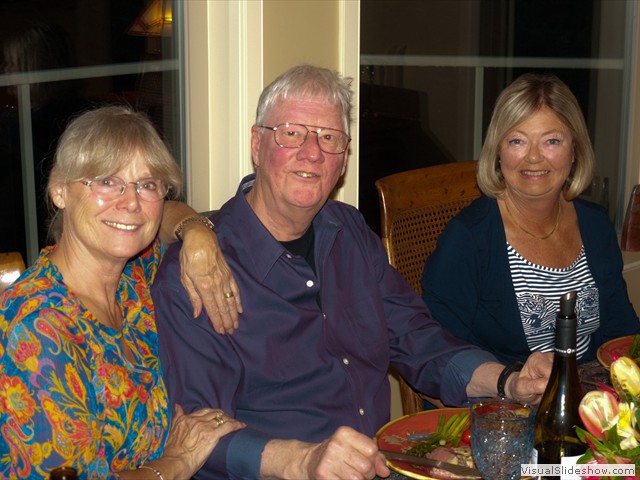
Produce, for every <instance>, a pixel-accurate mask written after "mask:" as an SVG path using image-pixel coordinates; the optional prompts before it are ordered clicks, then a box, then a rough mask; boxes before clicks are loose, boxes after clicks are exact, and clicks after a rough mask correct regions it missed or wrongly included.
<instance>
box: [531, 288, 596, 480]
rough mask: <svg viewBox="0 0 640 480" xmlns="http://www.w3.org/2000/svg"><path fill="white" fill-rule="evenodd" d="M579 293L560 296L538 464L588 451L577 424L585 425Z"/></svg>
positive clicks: (540, 416) (539, 423) (538, 425)
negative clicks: (580, 408) (579, 358)
mask: <svg viewBox="0 0 640 480" xmlns="http://www.w3.org/2000/svg"><path fill="white" fill-rule="evenodd" d="M576 297H577V292H575V291H572V292H569V293H566V294H564V295H562V297H560V310H559V311H558V313H557V315H556V329H555V334H556V338H555V350H554V357H553V366H552V368H551V375H550V377H549V383H548V384H547V388H546V390H545V391H544V394H543V395H542V399H541V401H540V406H539V407H538V412H537V414H536V418H535V421H534V441H533V443H534V449H535V450H534V457H535V456H536V454H537V463H538V464H561V463H562V459H563V458H569V457H575V458H574V459H569V462H568V463H575V460H576V459H577V458H578V457H580V456H581V455H582V454H583V453H584V452H585V451H586V446H584V445H583V444H582V443H581V442H580V440H579V439H578V436H577V434H576V428H575V427H576V426H579V427H582V428H584V426H583V424H582V421H581V420H580V415H579V413H578V406H579V405H580V400H581V399H582V386H581V385H580V378H579V377H578V367H577V363H576V329H577V325H578V319H577V317H576V313H575V305H576ZM541 478H559V477H557V476H548V477H547V476H543V477H541Z"/></svg>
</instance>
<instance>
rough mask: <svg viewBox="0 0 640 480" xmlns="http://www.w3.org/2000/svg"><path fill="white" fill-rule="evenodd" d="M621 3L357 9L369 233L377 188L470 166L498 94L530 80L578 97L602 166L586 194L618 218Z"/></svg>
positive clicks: (513, 0) (389, 0)
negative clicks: (552, 82)
mask: <svg viewBox="0 0 640 480" xmlns="http://www.w3.org/2000/svg"><path fill="white" fill-rule="evenodd" d="M628 5H629V4H628V3H627V2H622V1H606V0H567V1H565V2H557V1H554V0H540V1H536V2H531V1H528V0H456V1H455V2H451V1H449V0H420V1H417V0H416V1H412V0H362V4H361V98H360V104H361V117H362V118H361V119H360V121H361V123H360V128H361V132H360V137H361V142H360V159H361V165H362V168H361V169H360V178H359V186H360V187H359V191H360V198H359V205H360V208H361V210H362V212H363V214H364V215H365V217H366V219H367V221H368V222H369V224H370V225H371V226H372V227H373V228H374V230H376V231H379V230H378V229H379V218H378V217H379V208H378V199H377V194H376V190H375V187H374V186H373V182H374V181H375V179H376V178H379V177H381V176H384V175H388V174H390V173H395V172H398V171H402V170H408V169H410V168H419V167H423V166H427V165H433V164H437V163H443V162H449V161H462V160H469V159H473V158H475V159H477V158H478V154H479V151H480V147H481V145H482V140H483V138H484V133H485V131H486V128H487V125H488V122H489V119H490V116H491V111H492V109H493V104H494V102H495V99H496V97H497V95H498V94H499V93H500V91H501V90H502V89H503V88H504V87H505V86H506V85H507V84H509V83H510V82H511V81H512V80H513V79H515V78H516V77H517V76H519V75H521V74H522V73H525V72H550V73H555V74H556V75H558V77H560V78H561V79H562V80H563V81H564V82H565V83H567V85H569V87H570V88H571V89H572V91H573V92H574V94H575V95H576V97H577V99H578V101H579V103H580V105H581V107H582V110H583V113H584V115H585V118H586V121H587V125H588V127H589V132H590V135H591V140H592V141H593V144H594V148H595V151H596V159H597V167H596V178H595V179H594V184H593V188H592V190H590V191H587V192H585V196H587V197H588V198H590V199H592V200H595V201H597V202H599V203H602V204H605V205H607V206H608V207H609V212H610V215H611V218H612V219H613V220H620V219H619V218H618V217H620V216H621V213H620V212H622V211H623V210H624V208H625V205H618V204H617V203H616V202H617V199H618V197H619V196H618V194H617V190H618V188H621V189H622V188H624V184H623V183H621V182H619V179H618V172H620V171H623V168H622V167H623V165H622V162H623V159H624V156H625V153H626V152H625V151H624V148H623V141H624V137H625V135H624V132H623V131H622V129H623V128H626V127H625V125H624V124H623V121H622V119H623V118H624V115H625V113H626V111H625V109H626V108H627V105H626V103H628V102H627V101H626V92H625V89H624V85H625V79H626V78H628V72H627V71H626V70H625V68H626V65H627V61H626V58H625V54H626V55H629V52H626V51H625V38H626V37H625V27H626V15H627V8H628Z"/></svg>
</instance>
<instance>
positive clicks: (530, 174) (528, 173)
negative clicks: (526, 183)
mask: <svg viewBox="0 0 640 480" xmlns="http://www.w3.org/2000/svg"><path fill="white" fill-rule="evenodd" d="M520 173H521V174H522V175H526V176H528V177H541V176H543V175H546V174H548V173H549V170H536V171H532V170H523V171H522V172H520Z"/></svg>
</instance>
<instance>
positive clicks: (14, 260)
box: [0, 252, 25, 293]
mask: <svg viewBox="0 0 640 480" xmlns="http://www.w3.org/2000/svg"><path fill="white" fill-rule="evenodd" d="M24 269H25V266H24V261H23V260H22V255H20V253H19V252H6V253H0V293H2V292H3V291H4V290H5V288H7V287H8V286H9V285H11V284H12V283H13V282H14V281H15V280H16V278H18V277H19V276H20V274H21V273H22V272H24Z"/></svg>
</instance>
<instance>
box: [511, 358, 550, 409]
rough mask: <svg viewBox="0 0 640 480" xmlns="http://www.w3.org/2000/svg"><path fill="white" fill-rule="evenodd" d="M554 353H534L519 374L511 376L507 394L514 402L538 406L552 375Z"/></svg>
mask: <svg viewBox="0 0 640 480" xmlns="http://www.w3.org/2000/svg"><path fill="white" fill-rule="evenodd" d="M552 364H553V353H551V352H546V353H541V352H533V353H532V354H531V355H529V358H527V362H526V363H525V364H524V367H522V370H521V371H520V372H518V373H514V374H512V375H510V376H509V378H508V379H507V383H506V385H505V392H506V393H507V395H508V396H509V398H512V399H514V400H517V401H519V402H521V403H530V404H532V405H537V404H538V403H540V400H541V398H542V394H543V393H544V390H545V388H546V387H547V381H548V380H549V375H550V374H551V366H552Z"/></svg>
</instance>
